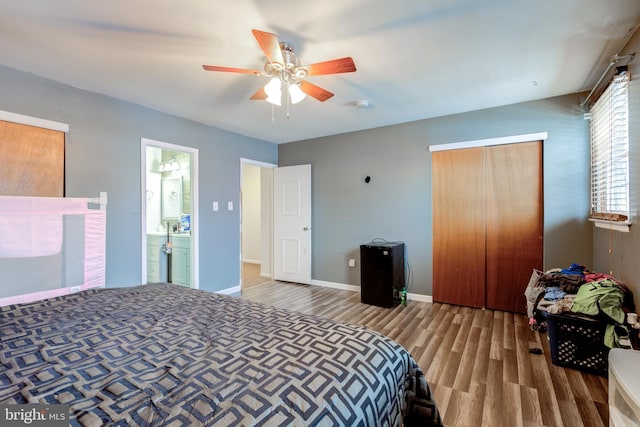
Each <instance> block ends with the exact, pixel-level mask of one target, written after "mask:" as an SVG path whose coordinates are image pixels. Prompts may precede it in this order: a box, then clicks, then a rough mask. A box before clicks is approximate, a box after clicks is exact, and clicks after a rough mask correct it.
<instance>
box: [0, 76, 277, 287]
mask: <svg viewBox="0 0 640 427" xmlns="http://www.w3.org/2000/svg"><path fill="white" fill-rule="evenodd" d="M0 93H2V96H0V110H5V111H9V112H12V113H18V114H24V115H28V116H34V117H39V118H42V119H47V120H53V121H58V122H62V123H67V124H68V125H69V127H70V131H69V133H68V134H67V138H66V148H65V149H66V152H65V156H66V157H65V162H66V164H65V167H66V173H65V189H66V195H67V196H71V197H73V196H75V197H85V196H97V195H98V192H100V191H107V192H108V196H109V205H108V207H107V271H106V280H107V285H108V286H131V285H135V284H138V283H139V282H140V277H141V265H142V261H141V229H140V227H141V224H140V215H141V206H140V200H141V189H140V138H150V139H155V140H159V141H163V142H168V143H172V144H180V145H185V146H189V147H194V148H197V149H198V150H199V157H200V191H199V197H200V212H199V214H200V287H201V288H202V289H207V290H220V289H224V288H229V287H232V286H237V285H238V284H239V279H240V261H239V254H240V233H239V228H240V225H239V222H240V218H239V212H238V210H237V209H235V210H233V211H232V212H229V211H227V210H225V209H223V210H220V211H218V212H213V211H212V209H211V206H212V202H213V201H214V200H218V201H220V202H221V203H222V205H223V206H226V202H227V201H232V202H233V204H234V206H239V194H240V158H241V157H244V158H250V159H253V160H259V161H263V162H267V163H276V162H277V146H276V145H274V144H271V143H267V142H264V141H259V140H255V139H251V138H247V137H243V136H240V135H237V134H234V133H230V132H226V131H223V130H220V129H217V128H213V127H210V126H205V125H203V124H200V123H196V122H192V121H188V120H184V119H181V118H178V117H175V116H171V115H168V114H164V113H160V112H158V111H154V110H151V109H148V108H144V107H141V106H138V105H134V104H131V103H127V102H123V101H119V100H116V99H113V98H109V97H106V96H103V95H98V94H94V93H90V92H87V91H84V90H80V89H77V88H73V87H70V86H67V85H63V84H59V83H56V82H53V81H51V80H46V79H42V78H38V77H35V76H33V75H31V74H28V73H23V72H20V71H17V70H13V69H10V68H6V67H2V66H0Z"/></svg>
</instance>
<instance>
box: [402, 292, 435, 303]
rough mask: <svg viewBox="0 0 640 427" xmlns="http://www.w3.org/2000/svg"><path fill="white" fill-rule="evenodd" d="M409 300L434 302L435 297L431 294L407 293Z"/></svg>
mask: <svg viewBox="0 0 640 427" xmlns="http://www.w3.org/2000/svg"><path fill="white" fill-rule="evenodd" d="M407 300H409V301H419V302H429V303H433V297H432V296H431V295H422V294H411V293H407Z"/></svg>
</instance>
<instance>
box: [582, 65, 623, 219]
mask: <svg viewBox="0 0 640 427" xmlns="http://www.w3.org/2000/svg"><path fill="white" fill-rule="evenodd" d="M628 82H629V74H628V73H624V74H620V75H617V76H615V77H614V78H613V80H612V82H611V84H610V85H609V86H608V87H607V88H606V89H605V91H604V92H603V93H602V95H601V96H600V98H598V100H597V101H596V102H595V104H594V105H593V107H591V111H590V112H591V125H590V127H591V217H592V218H599V219H610V220H618V221H625V220H627V218H628V216H629V107H628V103H629V102H628V98H629V97H628V86H629V84H628Z"/></svg>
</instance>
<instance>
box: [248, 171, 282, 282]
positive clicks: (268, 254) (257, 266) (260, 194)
mask: <svg viewBox="0 0 640 427" xmlns="http://www.w3.org/2000/svg"><path fill="white" fill-rule="evenodd" d="M276 166H277V165H274V164H270V163H264V162H258V161H254V160H249V159H240V170H241V178H240V260H241V263H240V265H241V272H240V277H241V280H240V285H241V289H247V288H248V287H251V286H256V285H259V284H262V283H265V282H269V281H270V280H271V278H272V264H273V262H272V222H273V221H272V211H273V205H272V199H273V168H275V167H276Z"/></svg>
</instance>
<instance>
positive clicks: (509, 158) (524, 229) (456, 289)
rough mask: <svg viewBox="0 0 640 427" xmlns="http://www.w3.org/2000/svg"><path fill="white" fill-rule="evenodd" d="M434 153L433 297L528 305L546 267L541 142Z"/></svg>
mask: <svg viewBox="0 0 640 427" xmlns="http://www.w3.org/2000/svg"><path fill="white" fill-rule="evenodd" d="M432 154H433V157H432V170H433V175H432V177H433V180H432V181H433V299H434V301H438V302H444V303H449V304H457V305H465V306H472V307H487V308H492V309H498V310H505V311H513V312H524V311H525V307H526V304H525V298H524V290H525V288H526V286H527V283H528V280H529V277H530V276H531V272H532V269H534V268H536V269H541V268H542V249H543V246H542V245H543V241H542V238H543V185H542V142H541V141H534V142H526V143H519V144H508V145H497V146H490V147H477V148H468V149H460V150H449V151H436V152H433V153H432Z"/></svg>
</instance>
